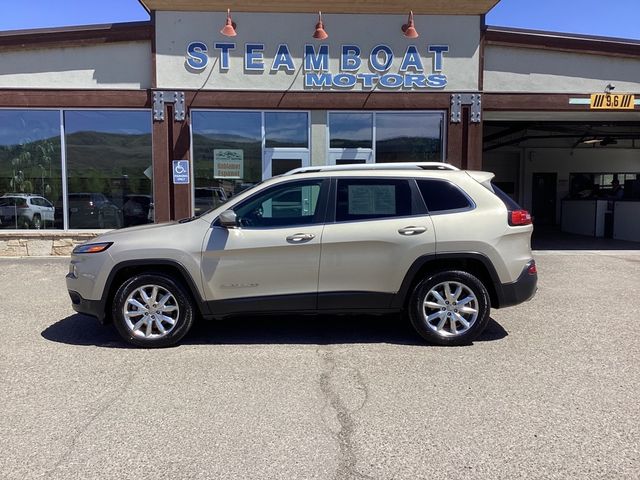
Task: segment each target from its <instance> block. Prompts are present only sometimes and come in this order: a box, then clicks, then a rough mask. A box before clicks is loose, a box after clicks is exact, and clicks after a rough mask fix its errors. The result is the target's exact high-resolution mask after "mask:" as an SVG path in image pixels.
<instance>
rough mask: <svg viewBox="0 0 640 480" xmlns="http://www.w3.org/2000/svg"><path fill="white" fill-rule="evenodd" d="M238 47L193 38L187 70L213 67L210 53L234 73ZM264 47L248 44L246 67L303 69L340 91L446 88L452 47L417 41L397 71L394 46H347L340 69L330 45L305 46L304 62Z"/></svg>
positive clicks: (283, 47)
mask: <svg viewBox="0 0 640 480" xmlns="http://www.w3.org/2000/svg"><path fill="white" fill-rule="evenodd" d="M235 50H237V46H236V44H235V43H229V42H216V43H214V44H213V52H210V51H209V49H208V47H207V45H206V44H205V43H204V42H192V43H190V44H189V45H188V46H187V53H186V62H185V64H186V68H187V69H188V70H190V71H192V72H194V73H198V72H201V71H203V70H204V69H205V68H207V66H208V65H209V60H210V56H213V57H214V58H216V59H217V62H218V64H219V69H220V71H221V72H222V73H225V72H228V71H229V69H230V68H231V62H230V58H231V52H232V51H235ZM264 50H265V46H264V44H262V43H247V44H245V45H244V47H243V48H242V55H243V60H244V70H245V71H247V72H265V71H269V73H271V74H277V73H278V72H281V71H285V72H290V73H291V72H295V71H296V70H297V69H298V68H299V67H302V69H303V71H304V86H305V88H311V89H338V90H339V89H350V88H353V87H355V86H357V85H359V86H361V87H362V88H363V89H373V88H376V87H382V88H386V89H404V90H407V89H409V90H411V89H442V88H444V87H446V86H447V76H446V75H445V74H444V73H443V71H444V59H445V54H446V53H448V52H449V46H448V45H427V46H425V47H424V48H423V49H422V50H421V49H420V48H419V47H417V46H416V45H409V46H408V47H407V48H406V50H405V51H404V52H403V54H402V56H401V61H400V67H399V68H398V70H397V71H393V69H392V66H393V64H394V60H396V54H395V53H394V51H393V50H392V49H391V47H389V46H388V45H384V44H380V45H376V46H375V47H373V48H372V49H371V50H370V51H369V52H363V51H362V49H361V48H360V47H359V46H358V45H342V46H341V47H340V52H339V53H340V55H339V71H338V72H337V73H336V72H332V71H331V70H330V67H329V61H330V59H331V57H330V51H329V45H318V46H316V45H305V47H304V55H303V58H302V60H300V62H301V65H296V59H294V57H293V56H292V55H291V51H290V49H289V46H288V45H287V44H284V43H283V44H280V45H278V47H277V49H276V52H275V55H274V56H273V58H269V59H267V58H265V55H264ZM423 55H424V57H427V56H428V57H431V59H432V69H431V71H426V70H425V67H424V62H423ZM398 58H400V56H398ZM367 67H368V68H367ZM361 70H365V71H361Z"/></svg>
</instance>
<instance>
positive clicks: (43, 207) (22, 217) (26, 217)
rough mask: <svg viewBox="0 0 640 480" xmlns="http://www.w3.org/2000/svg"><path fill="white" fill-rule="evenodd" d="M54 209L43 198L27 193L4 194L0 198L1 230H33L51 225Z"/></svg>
mask: <svg viewBox="0 0 640 480" xmlns="http://www.w3.org/2000/svg"><path fill="white" fill-rule="evenodd" d="M54 215H55V207H54V206H53V205H52V204H51V202H49V200H47V199H46V198H44V197H41V196H39V195H31V194H28V193H6V194H4V195H3V196H2V197H0V226H2V228H34V229H36V230H39V229H41V228H45V227H46V226H52V225H53V219H54Z"/></svg>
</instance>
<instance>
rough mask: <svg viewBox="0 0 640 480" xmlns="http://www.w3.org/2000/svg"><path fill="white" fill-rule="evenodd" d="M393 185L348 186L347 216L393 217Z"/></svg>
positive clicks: (394, 196)
mask: <svg viewBox="0 0 640 480" xmlns="http://www.w3.org/2000/svg"><path fill="white" fill-rule="evenodd" d="M395 213H396V187H395V185H349V215H395Z"/></svg>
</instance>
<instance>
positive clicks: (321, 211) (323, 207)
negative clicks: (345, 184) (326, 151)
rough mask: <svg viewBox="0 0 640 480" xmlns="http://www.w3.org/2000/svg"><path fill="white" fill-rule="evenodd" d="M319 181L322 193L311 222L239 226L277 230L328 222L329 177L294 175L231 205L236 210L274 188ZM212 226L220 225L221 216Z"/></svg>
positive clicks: (247, 228)
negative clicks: (298, 176) (302, 177)
mask: <svg viewBox="0 0 640 480" xmlns="http://www.w3.org/2000/svg"><path fill="white" fill-rule="evenodd" d="M318 182H319V183H320V193H319V194H318V201H317V208H316V212H315V214H314V215H313V221H312V222H311V223H296V224H294V225H274V226H266V227H262V226H251V225H249V226H244V225H243V226H239V227H238V228H241V229H243V230H277V229H283V228H286V229H291V228H298V227H311V226H318V225H324V224H325V223H327V212H328V204H329V201H328V200H329V194H330V186H331V180H330V179H329V178H321V177H314V178H307V179H300V178H295V177H294V178H292V179H291V180H287V181H283V182H278V183H276V184H275V185H271V186H269V187H266V188H262V189H260V190H259V191H257V192H255V193H254V194H252V195H250V196H249V197H247V198H245V199H243V200H241V201H240V202H238V203H237V204H235V205H233V206H232V207H231V210H233V211H234V212H235V211H236V210H237V209H239V208H241V207H243V206H244V205H246V204H247V203H251V202H253V201H255V200H256V199H257V198H258V197H260V196H262V195H265V194H269V192H273V191H274V190H277V189H279V188H282V187H283V186H291V185H292V184H305V183H314V184H317V183H318ZM212 226H214V227H216V226H217V227H219V226H220V220H219V218H216V219H215V220H214V221H213V223H212Z"/></svg>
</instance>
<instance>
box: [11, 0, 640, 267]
mask: <svg viewBox="0 0 640 480" xmlns="http://www.w3.org/2000/svg"><path fill="white" fill-rule="evenodd" d="M141 3H142V5H143V6H144V7H145V8H146V9H147V10H148V11H149V12H150V17H151V20H150V21H149V22H143V23H125V24H114V25H99V26H88V27H74V28H60V29H47V30H29V31H11V32H2V33H0V256H3V255H49V254H65V253H68V252H69V250H70V248H71V246H72V245H73V244H74V243H75V242H78V241H82V240H84V239H86V238H90V237H91V236H93V235H95V234H96V233H99V232H100V231H102V230H106V229H111V228H118V227H123V226H131V225H139V224H142V223H147V222H153V221H155V222H165V221H169V220H173V219H180V218H184V217H189V216H191V215H193V214H197V213H200V212H202V211H204V210H206V209H208V208H211V207H214V206H216V205H219V204H220V203H222V202H224V201H225V200H226V199H227V198H229V197H230V196H232V195H234V194H236V193H237V192H239V191H241V190H243V189H245V188H247V187H248V186H250V185H253V184H255V183H258V182H260V181H262V180H264V179H267V178H270V177H272V176H274V175H279V174H281V173H284V172H286V171H288V170H290V169H293V168H297V167H302V166H313V165H341V164H349V163H382V162H414V161H415V162H424V161H443V162H448V163H451V164H453V165H456V166H458V167H460V168H464V169H474V170H480V169H482V170H488V171H492V172H494V173H495V174H496V178H495V183H496V184H497V185H498V186H500V187H501V188H502V189H503V190H504V191H505V192H507V193H508V194H509V195H511V196H512V197H513V198H514V199H515V200H517V201H518V202H520V203H521V204H523V205H524V207H525V208H527V209H529V210H530V211H532V213H533V215H534V218H535V221H536V224H537V225H539V226H540V227H541V228H549V229H555V230H557V231H559V232H566V233H570V234H580V235H584V236H591V237H604V238H606V237H609V238H613V239H617V240H627V241H635V242H640V222H639V221H638V218H640V42H638V41H633V40H624V39H615V38H602V37H591V36H582V35H580V36H578V35H569V34H562V33H550V32H539V31H524V30H517V29H510V28H497V27H490V26H486V25H485V14H486V13H487V12H488V11H489V10H490V9H491V8H493V7H494V6H495V4H496V3H498V0H433V1H429V2H424V1H419V0H387V1H385V2H380V1H370V2H353V1H345V0H334V1H328V2H323V1H319V2H299V1H294V0H278V1H276V0H260V1H254V0H246V1H227V2H222V1H219V0H206V1H205V0H171V1H169V0H141ZM531 8H535V7H531ZM320 11H321V12H322V13H321V14H320Z"/></svg>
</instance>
